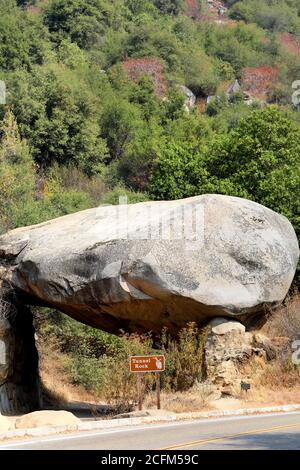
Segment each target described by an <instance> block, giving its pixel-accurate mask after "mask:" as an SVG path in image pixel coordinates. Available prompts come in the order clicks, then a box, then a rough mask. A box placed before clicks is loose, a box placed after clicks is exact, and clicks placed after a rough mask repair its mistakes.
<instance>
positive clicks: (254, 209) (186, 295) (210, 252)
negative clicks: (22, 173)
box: [0, 195, 299, 413]
mask: <svg viewBox="0 0 300 470" xmlns="http://www.w3.org/2000/svg"><path fill="white" fill-rule="evenodd" d="M298 257H299V247H298V242H297V238H296V235H295V232H294V230H293V227H292V226H291V224H290V223H289V221H288V220H287V219H286V218H285V217H283V216H281V215H279V214H276V213H275V212H273V211H271V210H269V209H267V208H265V207H263V206H261V205H259V204H256V203H254V202H250V201H247V200H243V199H239V198H234V197H227V196H218V195H204V196H199V197H194V198H190V199H185V200H180V201H171V202H148V203H140V204H135V205H132V206H127V205H126V204H123V205H120V206H103V207H98V208H95V209H90V210H87V211H83V212H79V213H76V214H72V215H68V216H65V217H61V218H59V219H56V220H52V221H49V222H45V223H43V224H40V225H36V226H32V227H26V228H21V229H17V230H14V231H12V232H9V233H7V234H6V235H4V236H2V237H0V283H1V282H2V283H3V286H4V287H5V288H7V287H9V289H10V290H11V291H12V292H13V298H14V299H15V300H14V302H15V308H16V309H17V314H16V315H15V316H14V318H9V319H8V321H7V318H4V319H2V320H3V321H2V320H1V321H2V323H1V325H0V335H1V341H2V343H1V344H2V346H1V348H2V353H1V354H2V356H1V357H2V362H3V364H2V365H1V366H0V410H2V411H5V412H8V413H12V412H16V411H21V410H22V411H23V412H28V411H30V410H33V409H37V408H39V400H40V398H39V386H38V373H37V354H36V350H35V346H34V332H33V328H32V319H31V314H30V311H29V310H28V309H27V307H25V305H30V304H33V305H34V304H38V305H43V306H48V307H54V308H56V309H58V310H60V311H62V312H65V313H67V314H68V315H70V316H72V317H73V318H75V319H77V320H79V321H81V322H83V323H86V324H88V325H91V326H93V327H96V328H100V329H102V330H105V331H107V332H110V333H114V334H120V333H123V332H129V333H131V332H135V333H145V332H150V331H152V333H153V334H154V335H155V334H160V332H161V330H162V328H163V327H167V328H168V330H169V332H170V333H171V334H173V335H176V334H177V333H178V331H179V330H180V329H181V328H183V327H184V326H186V324H187V323H188V322H196V323H197V324H198V325H205V324H207V322H209V321H210V320H211V319H213V318H216V317H224V316H225V317H226V318H232V319H235V320H238V321H239V322H242V323H243V325H245V326H247V327H249V326H252V327H253V326H254V325H257V324H258V323H259V322H261V321H263V319H264V314H265V311H266V310H267V309H268V308H270V307H274V306H276V305H277V304H279V303H280V302H281V301H282V300H283V299H284V297H285V296H286V294H287V292H288V289H289V287H290V285H291V282H292V280H293V277H294V274H295V269H296V266H297V262H298ZM0 290H1V288H0ZM213 329H215V331H214V332H213V336H212V337H211V338H210V341H211V353H210V352H209V353H208V358H209V357H211V359H212V360H213V361H215V362H216V360H215V359H213V358H214V354H215V352H216V351H217V352H218V354H217V356H218V355H221V356H220V364H222V367H223V372H222V373H223V375H224V374H225V375H226V374H227V375H228V370H227V369H228V367H230V368H232V365H230V366H228V364H225V362H226V361H227V360H226V357H224V355H225V356H226V354H229V351H231V352H230V354H231V356H232V355H233V356H235V357H236V359H238V360H240V359H242V358H243V357H246V356H248V355H250V354H251V353H252V352H251V351H252V350H253V349H252V348H253V345H251V344H250V342H251V341H252V340H251V341H250V336H249V337H248V336H247V333H245V332H244V328H243V326H242V325H240V326H238V327H237V326H236V327H235V328H234V337H233V336H232V331H231V330H232V328H231V327H230V328H229V332H228V331H227V330H228V325H227V326H224V325H223V326H222V325H220V324H219V325H217V324H214V326H213ZM220 331H221V333H220ZM236 335H240V338H239V339H240V340H243V343H242V346H241V345H240V344H239V340H238V341H237V344H235V342H236V340H235V339H234V338H237V337H238V336H236ZM216 338H226V340H224V341H225V343H224V344H221V343H219V339H218V340H216ZM227 338H228V341H229V338H231V339H230V341H229V343H230V342H231V341H233V343H232V347H231V346H230V344H229V343H228V344H227ZM256 343H257V347H258V349H260V345H261V344H262V341H261V338H260V339H257V340H256ZM219 346H220V347H219ZM221 350H222V351H223V352H222V351H221ZM268 354H269V353H268ZM217 356H216V357H217ZM218 360H219V359H218ZM217 362H218V361H217ZM220 374H221V373H220ZM220 374H219V376H220Z"/></svg>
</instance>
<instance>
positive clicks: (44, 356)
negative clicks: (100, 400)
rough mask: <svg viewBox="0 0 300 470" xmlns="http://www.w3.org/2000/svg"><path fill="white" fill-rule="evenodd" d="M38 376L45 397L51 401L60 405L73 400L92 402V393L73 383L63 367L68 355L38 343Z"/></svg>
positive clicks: (93, 397)
mask: <svg viewBox="0 0 300 470" xmlns="http://www.w3.org/2000/svg"><path fill="white" fill-rule="evenodd" d="M38 349H39V355H40V376H41V381H42V385H43V389H44V392H45V395H46V397H47V398H48V399H49V400H50V401H51V402H53V403H55V404H58V405H62V404H65V403H70V402H73V401H79V402H89V403H94V402H95V399H96V398H97V397H95V395H94V394H91V393H89V392H87V391H86V390H85V389H84V388H83V387H80V386H78V385H74V384H73V383H72V380H71V378H70V377H68V375H67V374H66V369H65V367H64V364H65V361H66V360H69V359H68V357H67V356H66V355H64V354H62V353H60V352H58V351H55V350H53V349H52V348H50V349H49V348H46V346H45V345H41V344H39V347H38Z"/></svg>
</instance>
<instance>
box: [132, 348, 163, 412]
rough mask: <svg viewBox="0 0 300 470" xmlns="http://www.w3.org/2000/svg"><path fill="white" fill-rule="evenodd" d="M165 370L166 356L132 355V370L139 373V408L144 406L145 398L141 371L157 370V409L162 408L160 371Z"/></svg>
mask: <svg viewBox="0 0 300 470" xmlns="http://www.w3.org/2000/svg"><path fill="white" fill-rule="evenodd" d="M164 370H165V356H160V355H157V356H131V357H130V372H135V373H137V374H138V375H137V385H138V403H139V410H141V409H142V407H143V399H142V393H141V379H142V377H141V375H140V374H141V373H145V372H155V375H156V395H157V409H158V410H160V376H159V373H160V372H163V371H164Z"/></svg>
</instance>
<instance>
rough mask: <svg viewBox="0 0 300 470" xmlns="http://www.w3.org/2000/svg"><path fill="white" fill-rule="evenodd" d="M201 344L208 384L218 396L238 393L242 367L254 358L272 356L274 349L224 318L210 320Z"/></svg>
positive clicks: (257, 335)
mask: <svg viewBox="0 0 300 470" xmlns="http://www.w3.org/2000/svg"><path fill="white" fill-rule="evenodd" d="M209 330H210V331H209V334H208V337H207V341H206V346H205V370H206V375H207V381H208V383H210V384H212V385H214V386H215V388H216V389H217V391H218V392H219V394H220V396H221V395H238V394H239V393H240V392H241V383H242V380H243V379H244V376H243V366H244V365H245V364H247V363H249V362H250V360H251V359H252V358H254V357H257V356H259V357H261V358H262V359H263V360H264V361H269V360H272V359H275V358H276V354H277V349H276V347H275V346H274V345H273V344H272V342H271V341H270V340H269V339H268V338H267V337H265V336H264V335H262V334H260V333H251V332H246V330H245V327H244V325H242V324H241V323H239V322H236V321H232V320H229V319H226V318H218V319H217V320H213V321H212V322H211V323H210V329H209Z"/></svg>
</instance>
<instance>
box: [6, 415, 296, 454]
mask: <svg viewBox="0 0 300 470" xmlns="http://www.w3.org/2000/svg"><path fill="white" fill-rule="evenodd" d="M5 449H7V450H10V449H14V450H17V449H20V450H26V449H28V450H92V449H94V450H117V449H118V450H132V449H133V450H136V449H143V450H172V449H174V450H201V449H203V450H204V449H213V450H217V449H222V450H223V449H224V450H226V449H230V450H234V449H236V450H237V449H243V450H245V449H269V450H276V449H290V450H292V449H293V450H299V449H300V413H282V414H272V415H263V416H262V415H259V416H251V417H250V416H241V417H230V418H221V419H210V420H201V421H200V420H197V421H189V422H178V423H164V424H152V425H139V426H135V427H126V428H122V429H121V428H120V429H114V430H106V431H97V432H84V433H83V432H80V433H73V434H69V435H64V436H62V435H60V436H58V435H56V436H52V437H51V436H50V437H45V438H41V439H36V438H35V439H28V440H26V441H24V440H23V441H13V442H11V443H5V444H0V450H5Z"/></svg>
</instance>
